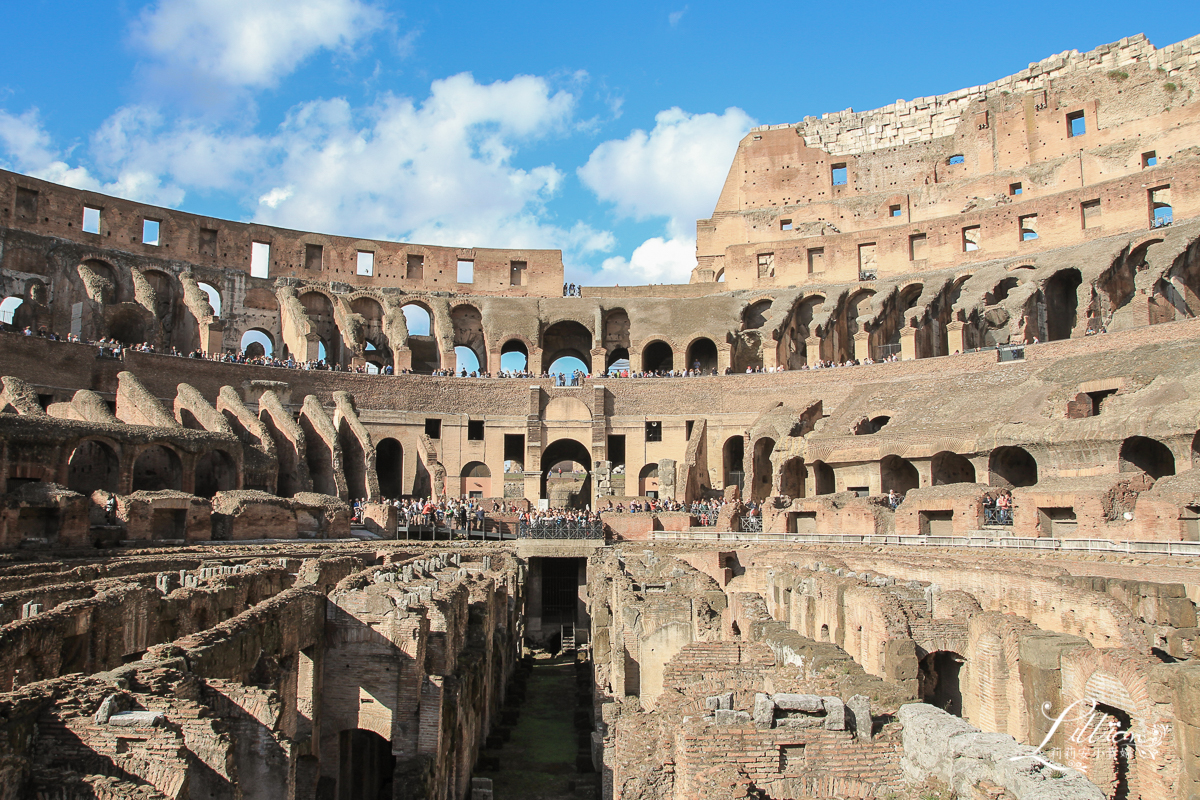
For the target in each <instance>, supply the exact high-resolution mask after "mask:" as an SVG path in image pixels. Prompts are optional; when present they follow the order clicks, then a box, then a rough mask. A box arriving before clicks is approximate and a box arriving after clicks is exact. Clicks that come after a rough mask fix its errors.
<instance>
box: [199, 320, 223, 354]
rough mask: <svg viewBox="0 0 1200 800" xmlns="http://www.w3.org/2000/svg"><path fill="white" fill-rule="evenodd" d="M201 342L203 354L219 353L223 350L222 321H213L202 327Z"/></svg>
mask: <svg viewBox="0 0 1200 800" xmlns="http://www.w3.org/2000/svg"><path fill="white" fill-rule="evenodd" d="M204 327H205V328H206V330H204V331H203V336H202V337H201V338H202V339H203V342H202V344H201V347H202V349H203V350H204V352H206V353H209V354H210V355H211V354H216V353H220V352H222V351H223V350H224V349H225V322H224V321H223V320H219V319H214V320H213V321H212V322H210V323H208V325H207V326H204Z"/></svg>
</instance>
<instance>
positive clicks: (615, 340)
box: [604, 308, 632, 364]
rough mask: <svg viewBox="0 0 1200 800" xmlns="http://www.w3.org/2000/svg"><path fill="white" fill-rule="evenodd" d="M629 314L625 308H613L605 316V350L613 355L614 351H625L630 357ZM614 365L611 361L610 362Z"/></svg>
mask: <svg viewBox="0 0 1200 800" xmlns="http://www.w3.org/2000/svg"><path fill="white" fill-rule="evenodd" d="M629 327H630V326H629V313H628V312H627V311H625V309H623V308H612V309H609V310H608V311H607V312H605V314H604V349H605V350H607V351H609V353H612V351H614V350H621V349H623V350H625V357H626V358H628V357H629V346H630V344H632V340H631V339H630V338H629ZM609 363H610V364H611V363H612V362H611V361H610V362H609Z"/></svg>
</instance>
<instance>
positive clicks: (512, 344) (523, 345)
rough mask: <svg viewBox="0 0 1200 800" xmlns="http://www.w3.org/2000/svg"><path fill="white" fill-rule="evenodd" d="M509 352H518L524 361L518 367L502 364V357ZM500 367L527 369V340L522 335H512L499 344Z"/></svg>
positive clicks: (518, 369)
mask: <svg viewBox="0 0 1200 800" xmlns="http://www.w3.org/2000/svg"><path fill="white" fill-rule="evenodd" d="M509 353H519V354H520V355H521V357H522V359H524V363H522V364H521V366H519V367H517V366H511V367H506V366H504V357H505V356H506V355H508V354H509ZM510 361H511V360H510ZM500 369H509V370H517V371H525V370H528V369H529V342H527V341H526V340H525V339H524V337H521V336H513V337H510V338H509V339H508V340H507V341H506V342H505V343H504V344H502V345H500Z"/></svg>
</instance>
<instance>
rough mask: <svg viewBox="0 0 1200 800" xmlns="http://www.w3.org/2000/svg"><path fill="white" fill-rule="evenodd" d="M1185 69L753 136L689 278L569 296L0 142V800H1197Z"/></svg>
mask: <svg viewBox="0 0 1200 800" xmlns="http://www.w3.org/2000/svg"><path fill="white" fill-rule="evenodd" d="M1198 89H1200V37H1197V38H1193V39H1190V40H1188V41H1185V42H1181V43H1179V44H1175V45H1172V46H1170V47H1166V48H1164V49H1155V47H1153V46H1152V45H1151V44H1150V43H1149V42H1148V41H1146V39H1145V38H1144V37H1141V36H1139V37H1134V38H1130V39H1126V40H1122V41H1120V42H1117V43H1114V44H1111V45H1106V46H1103V47H1100V48H1098V49H1096V50H1094V51H1092V52H1089V53H1083V54H1081V53H1078V52H1074V51H1072V52H1068V53H1063V54H1061V55H1058V56H1054V57H1052V58H1049V59H1046V60H1045V61H1042V62H1039V63H1036V64H1032V65H1030V67H1029V69H1028V70H1025V71H1023V72H1021V73H1019V74H1017V75H1014V76H1012V77H1009V78H1005V79H1003V80H1000V81H997V82H995V83H991V84H988V85H986V86H976V87H972V88H969V89H963V90H961V91H957V92H954V93H952V94H949V95H944V96H939V97H923V98H919V99H916V100H911V101H901V102H897V103H896V104H895V105H893V106H889V107H887V108H881V109H877V110H874V111H869V112H853V111H850V110H847V111H842V112H838V113H833V114H827V115H825V116H823V117H821V118H819V119H818V118H806V119H804V120H803V121H802V122H799V123H796V124H789V125H771V126H766V127H762V128H758V129H755V130H753V131H751V132H750V134H748V135H747V136H746V137H745V139H744V140H743V141H742V142H741V143H740V145H739V147H738V149H737V152H736V153H735V154H734V156H733V163H732V166H731V168H730V172H729V176H728V178H727V180H726V182H725V186H724V188H723V190H722V192H721V194H720V197H719V198H718V199H717V201H716V208H715V210H714V212H713V215H712V217H711V218H710V219H705V220H700V221H699V222H698V223H697V240H698V246H697V266H696V268H695V270H694V272H693V274H692V281H691V283H689V284H686V285H673V286H635V287H620V288H616V287H583V289H582V291H581V293H580V294H581V296H571V297H566V296H564V292H563V286H562V284H563V265H562V259H561V254H560V253H558V252H552V251H535V250H520V251H516V250H503V251H502V250H489V249H482V248H479V249H463V248H453V247H437V246H426V245H415V244H402V243H395V242H383V241H367V240H354V239H348V238H342V237H338V236H331V235H325V234H316V233H301V232H297V231H291V230H281V229H277V228H269V227H264V226H260V225H255V224H242V223H234V222H228V221H224V220H219V219H210V218H204V217H198V216H194V215H191V214H186V213H182V212H178V211H174V210H170V209H163V208H152V207H148V206H144V205H141V204H138V203H134V202H129V201H125V200H120V199H117V198H113V197H106V196H102V195H98V194H94V193H91V192H87V191H78V190H74V189H69V188H65V187H62V186H57V185H53V184H50V183H46V182H44V181H40V180H36V179H33V178H30V177H26V176H23V175H17V174H12V173H0V209H2V210H0V259H2V260H0V267H2V269H0V296H2V297H4V298H6V299H5V300H4V303H3V305H0V309H2V310H3V311H4V312H5V322H6V331H5V332H3V333H0V375H3V376H4V377H3V387H2V388H3V393H2V394H0V430H2V431H3V437H2V441H0V492H3V504H2V505H0V547H2V548H3V556H2V557H0V623H2V626H0V692H3V694H0V733H2V735H0V800H16V798H38V799H39V800H83V799H84V798H104V800H108V799H109V798H131V797H134V798H145V799H146V800H162V798H170V799H171V800H183V799H184V798H190V799H191V800H213V799H216V798H221V799H225V798H228V799H229V800H232V799H233V798H262V800H267V799H268V798H270V800H278V798H288V799H289V800H290V799H292V798H295V799H296V800H301V799H303V800H309V799H313V800H365V799H366V798H370V800H375V798H384V797H386V798H417V797H428V798H437V799H438V800H441V799H443V798H444V799H445V800H451V799H452V798H453V799H454V800H458V799H460V798H471V800H482V799H483V798H491V797H493V796H494V797H495V798H513V797H539V798H560V797H594V798H597V797H603V798H606V800H607V799H609V798H611V799H612V800H635V799H642V798H644V799H646V800H648V799H649V798H677V800H685V799H690V798H777V799H782V798H851V797H853V798H874V797H879V798H886V797H895V798H909V797H911V798H918V797H920V798H926V797H942V798H948V797H951V796H957V797H960V798H1021V799H1022V800H1024V799H1025V798H1029V799H1030V800H1032V799H1033V798H1062V799H1064V800H1066V799H1068V798H1070V799H1071V800H1075V799H1076V798H1079V799H1082V798H1089V799H1092V798H1095V799H1097V800H1098V799H1099V798H1105V797H1108V798H1154V799H1155V800H1166V799H1167V798H1172V799H1174V800H1195V799H1196V798H1197V797H1200V657H1198V656H1197V652H1196V642H1197V639H1198V638H1200V631H1198V629H1197V618H1196V604H1197V602H1200V565H1198V564H1197V562H1196V557H1197V556H1200V469H1196V466H1197V464H1198V463H1200V437H1198V435H1197V431H1198V430H1200V374H1198V371H1197V367H1198V366H1200V357H1198V346H1200V320H1198V319H1197V315H1198V314H1200V98H1198V97H1195V96H1194V92H1195V91H1196V90H1198ZM18 301H19V302H18ZM421 316H425V317H426V318H427V319H428V328H425V327H424V325H423V324H422V326H421V327H417V325H416V324H414V322H413V320H415V319H417V318H418V317H421ZM76 339H78V340H80V341H75V340H76ZM99 341H103V342H104V344H103V345H102V346H98V345H97V344H96V342H99ZM114 343H123V344H124V345H127V346H126V347H124V348H122V347H119V346H117V345H116V344H114ZM143 343H145V344H148V345H150V346H151V347H152V348H153V350H154V351H155V352H148V350H149V349H150V348H141V347H139V348H136V349H135V348H133V347H128V345H142V344H143ZM463 348H466V351H464V350H463ZM243 349H244V350H247V351H248V352H249V354H250V355H251V356H259V357H262V356H270V357H271V358H273V359H275V363H282V362H285V361H287V360H288V359H291V360H293V361H296V362H306V361H316V360H318V359H323V360H324V361H325V362H326V363H327V364H331V365H335V366H337V367H339V368H341V369H333V370H331V369H324V370H322V369H296V368H288V367H286V366H267V365H263V364H261V363H257V364H256V363H232V362H231V360H229V359H222V358H221V356H222V354H227V353H237V352H240V351H241V350H243ZM172 350H175V351H178V352H179V353H182V354H190V353H193V352H196V351H199V353H201V354H206V355H207V356H208V357H207V358H205V357H180V356H177V355H172V354H171V352H172ZM467 351H469V353H467ZM514 353H519V354H520V356H521V357H523V359H524V361H525V364H526V369H527V370H528V371H529V372H531V373H533V374H534V375H540V374H542V373H543V372H546V371H549V369H550V368H551V366H552V365H553V364H554V363H555V362H557V361H559V360H560V359H561V358H563V357H566V356H570V357H574V358H577V359H579V360H581V361H583V362H584V363H585V364H586V365H587V369H588V371H589V372H591V373H592V374H591V375H590V376H588V377H587V378H585V379H584V380H582V381H580V382H579V385H575V386H557V385H555V383H556V382H555V381H554V380H551V379H547V378H537V377H533V378H511V377H497V373H498V372H499V371H500V364H501V359H502V358H504V357H506V356H508V357H509V359H511V358H514V357H515V356H512V355H510V354H514ZM259 360H260V361H261V360H262V359H261V358H260V359H259ZM466 360H472V361H477V362H478V366H476V365H475V364H474V363H472V364H471V367H470V371H473V372H475V373H476V376H475V377H471V376H470V375H468V376H466V377H462V374H461V370H462V368H463V366H464V364H465V362H466ZM626 360H627V361H628V366H626V365H625V362H626ZM830 362H833V363H837V364H846V363H847V362H850V363H851V364H852V365H850V366H838V367H832V368H830V367H822V368H814V367H817V366H818V365H824V364H829V363H830ZM613 365H619V366H620V367H621V368H623V369H622V370H621V372H620V373H618V374H615V375H611V374H608V370H609V368H610V367H612V366H613ZM356 370H358V371H356ZM641 372H658V373H668V375H667V376H660V377H628V375H629V373H634V374H636V373H641ZM683 372H688V373H692V374H690V375H688V376H686V377H684V376H681V375H680V373H683ZM389 373H394V374H389ZM435 373H437V374H435ZM447 373H450V374H447ZM454 373H458V374H457V376H456V375H454ZM481 373H485V374H481ZM672 373H673V374H672ZM695 373H699V374H695ZM570 463H575V464H577V465H579V467H578V469H579V471H580V472H579V474H578V475H577V476H576V479H575V480H573V482H572V483H571V487H572V488H571V489H570V491H568V492H563V491H557V489H556V487H558V485H559V484H560V483H561V482H562V480H563V478H562V477H561V476H559V475H558V474H557V473H555V472H552V469H553V468H554V467H555V466H556V465H561V464H570ZM560 488H561V487H560ZM556 492H557V493H556ZM889 494H891V495H893V496H894V498H895V500H897V501H899V500H902V502H899V503H898V505H897V504H896V503H895V502H894V501H891V500H889ZM430 495H432V496H433V497H434V498H436V499H443V498H446V497H455V498H456V497H462V496H467V497H470V498H472V499H475V500H476V501H477V502H479V503H481V504H482V505H483V506H484V508H485V509H488V510H489V511H490V510H491V509H493V508H494V507H496V506H497V505H498V504H500V503H503V505H504V510H503V511H502V512H499V513H489V514H488V520H487V524H486V530H485V533H484V536H483V537H482V538H481V536H480V534H479V533H474V534H473V538H470V537H466V536H465V535H464V534H463V533H461V532H459V533H457V534H456V533H455V532H454V530H453V529H454V528H457V527H461V526H457V525H443V526H442V527H440V528H439V527H433V528H432V529H431V528H430V527H424V528H421V527H413V526H410V525H408V524H406V523H407V518H405V519H398V516H397V512H396V509H395V508H394V506H393V505H390V504H388V503H386V502H385V501H388V500H395V499H397V498H411V497H425V496H430ZM639 498H640V499H643V500H644V499H646V498H657V499H659V500H660V501H672V502H671V503H670V504H668V505H665V507H669V508H672V509H676V510H661V511H641V512H638V513H620V514H617V513H604V514H603V515H602V523H601V524H600V525H587V524H581V523H547V524H540V525H528V524H524V523H523V522H522V521H521V520H519V519H518V518H517V516H516V515H514V514H513V513H512V507H513V506H514V505H515V506H518V507H519V508H520V509H525V508H528V507H530V506H533V507H534V508H536V507H537V506H538V505H539V503H540V501H542V500H546V501H547V503H549V501H550V500H551V499H554V500H555V503H554V504H555V505H557V504H558V503H559V501H561V502H568V503H572V504H575V505H576V506H590V507H591V509H593V510H594V509H602V508H607V507H608V505H609V503H610V502H611V503H613V504H617V503H619V504H621V505H623V506H628V505H629V503H630V502H631V501H633V500H635V499H639ZM1009 498H1011V504H1010V505H1008V504H1009ZM721 499H723V500H727V501H729V502H726V503H724V504H723V505H720V504H719V503H718V502H717V501H718V500H721ZM355 500H361V501H363V502H362V513H361V520H360V521H353V520H352V508H351V503H352V502H354V501H355ZM742 501H744V502H742ZM997 501H998V504H997ZM718 505H719V506H720V510H719V513H717V512H716V511H715V509H716V508H717V506H718ZM422 537H423V538H422ZM435 537H437V540H433V539H434V538H435ZM452 537H456V538H452Z"/></svg>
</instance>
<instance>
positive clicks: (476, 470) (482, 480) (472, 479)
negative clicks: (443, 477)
mask: <svg viewBox="0 0 1200 800" xmlns="http://www.w3.org/2000/svg"><path fill="white" fill-rule="evenodd" d="M459 481H460V484H461V485H460V487H459V489H460V492H461V495H462V496H463V497H471V498H475V499H479V498H483V497H492V496H493V495H492V471H491V470H490V469H488V466H487V464H484V463H483V462H482V461H469V462H467V463H466V464H464V465H463V468H462V471H461V472H459Z"/></svg>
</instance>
